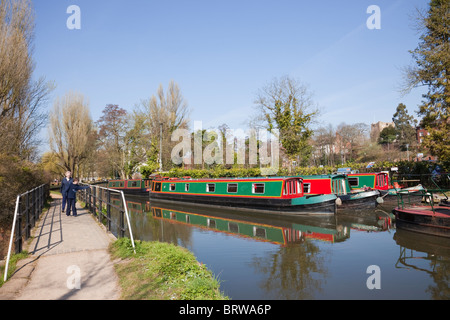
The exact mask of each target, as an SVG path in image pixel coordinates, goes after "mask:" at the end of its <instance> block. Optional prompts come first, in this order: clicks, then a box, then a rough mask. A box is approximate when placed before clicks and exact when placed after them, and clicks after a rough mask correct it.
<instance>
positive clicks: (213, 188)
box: [206, 183, 216, 192]
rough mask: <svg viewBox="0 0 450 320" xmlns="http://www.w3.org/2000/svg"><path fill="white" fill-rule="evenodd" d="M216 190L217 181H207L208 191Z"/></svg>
mask: <svg viewBox="0 0 450 320" xmlns="http://www.w3.org/2000/svg"><path fill="white" fill-rule="evenodd" d="M215 190H216V184H215V183H207V184H206V192H214V191H215Z"/></svg>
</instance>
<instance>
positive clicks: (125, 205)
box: [84, 184, 136, 253]
mask: <svg viewBox="0 0 450 320" xmlns="http://www.w3.org/2000/svg"><path fill="white" fill-rule="evenodd" d="M84 185H87V186H89V187H93V188H99V189H103V190H107V191H112V192H117V193H120V194H121V197H122V201H123V207H124V210H125V216H126V218H127V224H128V231H129V233H130V239H131V244H132V246H133V251H134V253H136V247H135V244H134V237H133V231H132V228H131V223H130V217H129V214H128V207H127V202H126V200H125V194H124V193H123V191H122V190H115V189H110V188H105V187H100V186H95V185H90V184H84Z"/></svg>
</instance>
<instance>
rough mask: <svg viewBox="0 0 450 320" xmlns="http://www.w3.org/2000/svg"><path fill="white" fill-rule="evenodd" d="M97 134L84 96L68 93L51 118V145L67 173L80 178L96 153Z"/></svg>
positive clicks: (56, 105) (57, 100)
mask: <svg viewBox="0 0 450 320" xmlns="http://www.w3.org/2000/svg"><path fill="white" fill-rule="evenodd" d="M94 134H95V131H94V125H93V121H92V119H91V116H90V114H89V106H88V104H87V103H86V102H85V98H84V97H83V95H81V94H75V93H68V94H66V95H65V96H64V97H62V98H58V99H56V101H55V103H54V106H53V110H52V112H51V114H50V126H49V140H50V141H49V142H50V147H51V149H52V151H53V152H54V153H55V154H56V156H57V157H58V159H59V165H60V166H61V167H62V168H63V169H64V170H69V171H71V172H72V173H73V175H74V176H76V175H78V173H79V166H80V164H82V163H83V161H84V160H86V159H87V158H88V157H89V154H90V153H91V152H93V151H94V150H95V144H94V143H92V140H93V139H92V136H93V135H94Z"/></svg>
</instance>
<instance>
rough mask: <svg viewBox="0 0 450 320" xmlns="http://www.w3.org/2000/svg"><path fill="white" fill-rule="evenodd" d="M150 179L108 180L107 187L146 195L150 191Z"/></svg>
mask: <svg viewBox="0 0 450 320" xmlns="http://www.w3.org/2000/svg"><path fill="white" fill-rule="evenodd" d="M151 181H152V180H151V179H137V180H109V181H108V188H109V189H114V190H121V191H123V192H124V193H125V194H132V195H148V193H149V192H150V186H151Z"/></svg>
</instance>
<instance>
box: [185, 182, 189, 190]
mask: <svg viewBox="0 0 450 320" xmlns="http://www.w3.org/2000/svg"><path fill="white" fill-rule="evenodd" d="M184 191H186V192H188V191H189V183H186V184H185V185H184Z"/></svg>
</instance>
